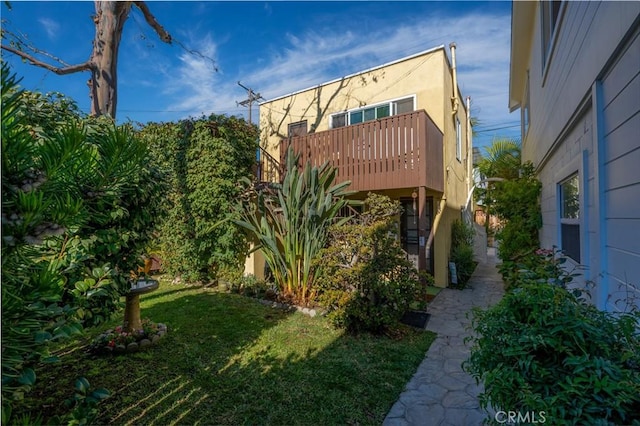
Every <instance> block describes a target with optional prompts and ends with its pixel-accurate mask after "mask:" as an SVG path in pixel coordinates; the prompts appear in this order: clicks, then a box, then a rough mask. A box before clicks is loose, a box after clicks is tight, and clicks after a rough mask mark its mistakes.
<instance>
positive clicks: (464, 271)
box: [449, 220, 477, 288]
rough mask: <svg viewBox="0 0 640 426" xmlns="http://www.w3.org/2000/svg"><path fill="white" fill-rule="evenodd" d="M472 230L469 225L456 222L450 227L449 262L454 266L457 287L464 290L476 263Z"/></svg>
mask: <svg viewBox="0 0 640 426" xmlns="http://www.w3.org/2000/svg"><path fill="white" fill-rule="evenodd" d="M473 237H474V230H473V227H472V226H471V225H468V224H466V223H464V222H461V221H459V220H456V221H455V222H453V225H452V226H451V256H450V258H449V260H450V261H451V262H454V263H455V264H456V272H457V274H458V284H457V285H458V287H462V288H464V286H465V285H466V284H467V282H469V278H471V274H473V271H474V270H475V268H476V265H477V262H476V261H475V260H473V255H474V253H473Z"/></svg>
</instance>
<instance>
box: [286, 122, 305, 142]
mask: <svg viewBox="0 0 640 426" xmlns="http://www.w3.org/2000/svg"><path fill="white" fill-rule="evenodd" d="M306 134H307V120H303V121H298V122H295V123H291V124H289V137H290V138H295V137H296V136H305V135H306Z"/></svg>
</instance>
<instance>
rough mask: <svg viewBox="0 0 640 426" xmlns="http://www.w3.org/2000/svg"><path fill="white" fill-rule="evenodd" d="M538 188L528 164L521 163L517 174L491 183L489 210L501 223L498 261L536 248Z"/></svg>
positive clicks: (538, 225) (540, 222) (538, 227)
mask: <svg viewBox="0 0 640 426" xmlns="http://www.w3.org/2000/svg"><path fill="white" fill-rule="evenodd" d="M541 191H542V184H541V183H540V181H538V180H537V179H536V178H535V173H534V168H533V165H532V164H531V163H525V164H523V165H522V166H521V168H520V177H518V178H515V179H512V180H507V181H504V182H496V183H495V189H494V190H492V194H493V196H494V198H495V200H494V203H495V204H494V206H493V211H494V212H495V214H496V215H497V216H498V217H499V218H500V219H501V221H502V223H503V225H502V227H501V229H500V230H499V231H498V233H497V235H496V237H497V239H498V240H499V241H500V245H499V250H498V254H499V255H500V258H501V259H502V260H512V259H515V258H517V257H518V256H520V255H523V254H527V253H530V252H533V251H534V250H535V249H536V248H538V247H539V245H540V244H539V237H538V230H539V229H540V227H541V226H542V213H541V212H540V193H541Z"/></svg>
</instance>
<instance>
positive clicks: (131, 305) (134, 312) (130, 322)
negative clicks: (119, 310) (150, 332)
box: [124, 278, 158, 332]
mask: <svg viewBox="0 0 640 426" xmlns="http://www.w3.org/2000/svg"><path fill="white" fill-rule="evenodd" d="M157 289H158V281H157V280H152V279H147V278H142V279H139V280H137V281H135V282H133V283H131V289H130V290H129V293H127V302H126V305H125V308H124V328H125V331H128V332H131V331H133V330H140V329H141V328H142V321H141V320H140V295H141V294H145V293H150V292H152V291H154V290H157Z"/></svg>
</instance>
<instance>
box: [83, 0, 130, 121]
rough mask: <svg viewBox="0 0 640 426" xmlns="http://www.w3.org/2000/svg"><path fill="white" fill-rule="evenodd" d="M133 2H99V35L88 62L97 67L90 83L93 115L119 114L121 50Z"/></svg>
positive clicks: (97, 15) (96, 17)
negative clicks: (119, 61) (125, 26)
mask: <svg viewBox="0 0 640 426" xmlns="http://www.w3.org/2000/svg"><path fill="white" fill-rule="evenodd" d="M131 4H132V3H131V2H115V1H96V2H95V5H96V15H95V16H94V18H93V19H94V23H95V25H96V35H95V38H94V40H93V51H92V52H91V57H90V59H89V62H91V63H92V64H93V65H94V67H93V69H92V72H91V79H89V81H88V82H87V85H88V86H89V98H90V99H91V115H95V116H99V115H104V114H106V115H109V116H110V117H112V118H115V116H116V106H117V103H118V49H119V48H120V40H121V39H122V29H123V28H124V24H125V22H126V21H127V18H128V17H129V12H130V11H131Z"/></svg>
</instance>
